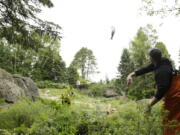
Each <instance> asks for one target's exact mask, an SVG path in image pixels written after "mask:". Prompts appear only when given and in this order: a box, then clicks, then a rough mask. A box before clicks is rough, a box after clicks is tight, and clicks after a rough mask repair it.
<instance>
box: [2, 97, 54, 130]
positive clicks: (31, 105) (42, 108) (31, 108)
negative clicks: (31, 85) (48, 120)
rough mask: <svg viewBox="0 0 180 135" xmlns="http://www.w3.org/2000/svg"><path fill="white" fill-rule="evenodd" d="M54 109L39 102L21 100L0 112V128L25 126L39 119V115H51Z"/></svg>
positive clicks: (29, 125)
mask: <svg viewBox="0 0 180 135" xmlns="http://www.w3.org/2000/svg"><path fill="white" fill-rule="evenodd" d="M54 113H55V112H54V110H53V109H51V108H49V107H48V106H47V105H44V104H42V103H41V102H39V101H38V102H31V101H28V100H27V101H21V102H17V103H15V104H13V105H12V106H11V107H10V108H9V109H7V110H5V111H2V112H0V121H1V122H0V129H14V128H17V127H20V126H22V124H24V125H25V126H26V127H31V125H32V124H33V123H34V122H35V121H36V120H37V119H39V117H40V115H42V114H43V115H46V116H53V115H54Z"/></svg>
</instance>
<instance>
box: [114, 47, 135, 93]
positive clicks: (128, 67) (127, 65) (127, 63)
mask: <svg viewBox="0 0 180 135" xmlns="http://www.w3.org/2000/svg"><path fill="white" fill-rule="evenodd" d="M133 71H134V63H133V61H132V60H131V58H130V53H129V50H128V49H124V50H123V53H122V55H121V60H120V63H119V66H118V78H117V79H116V87H117V88H118V89H119V90H118V92H120V91H121V90H123V91H124V92H125V93H128V88H127V85H126V78H127V76H128V74H129V73H131V72H133Z"/></svg>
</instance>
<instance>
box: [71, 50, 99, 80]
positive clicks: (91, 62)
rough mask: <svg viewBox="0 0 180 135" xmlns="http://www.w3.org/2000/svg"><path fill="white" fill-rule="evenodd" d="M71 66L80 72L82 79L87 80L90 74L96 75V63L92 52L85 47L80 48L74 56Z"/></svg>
mask: <svg viewBox="0 0 180 135" xmlns="http://www.w3.org/2000/svg"><path fill="white" fill-rule="evenodd" d="M71 66H74V67H76V68H77V69H78V70H80V71H81V76H82V78H83V79H88V77H89V75H90V74H93V73H96V69H97V67H96V66H97V63H96V58H95V56H94V55H93V52H92V50H90V49H87V48H85V47H83V48H81V49H80V50H79V51H78V52H77V53H76V54H75V56H74V60H73V61H72V63H71Z"/></svg>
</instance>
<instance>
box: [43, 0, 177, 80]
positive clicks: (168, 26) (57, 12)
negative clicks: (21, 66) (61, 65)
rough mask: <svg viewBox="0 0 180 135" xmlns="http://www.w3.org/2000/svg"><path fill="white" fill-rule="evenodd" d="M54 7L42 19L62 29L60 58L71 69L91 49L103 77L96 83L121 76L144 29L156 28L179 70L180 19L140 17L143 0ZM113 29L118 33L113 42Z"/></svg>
mask: <svg viewBox="0 0 180 135" xmlns="http://www.w3.org/2000/svg"><path fill="white" fill-rule="evenodd" d="M52 2H53V3H54V7H53V8H51V9H48V8H43V11H42V13H41V14H40V17H41V18H42V19H45V20H48V21H52V22H54V23H56V24H59V25H60V26H61V27H62V31H61V32H62V37H63V38H62V40H61V48H60V54H61V56H62V58H63V60H64V61H65V62H66V65H67V66H68V65H69V64H70V63H71V61H72V60H73V58H74V55H75V54H76V53H77V51H79V50H80V49H81V48H82V47H87V48H88V49H91V50H92V51H93V53H94V55H95V57H96V60H97V64H98V65H97V66H98V71H100V73H99V74H94V75H93V76H91V80H92V81H99V80H100V79H102V80H104V79H105V78H106V77H108V78H109V79H112V78H115V77H116V76H117V67H118V64H119V62H120V57H121V54H122V50H123V48H128V47H129V44H130V41H131V40H133V38H134V37H135V35H136V33H137V30H138V29H139V28H140V27H145V26H146V25H147V24H152V25H153V27H154V28H155V29H156V30H157V34H158V36H159V40H160V41H162V42H164V43H165V44H166V47H167V49H168V51H169V53H170V54H171V58H172V59H173V60H174V61H175V64H176V66H177V67H178V66H179V64H178V54H179V50H180V38H179V35H180V25H179V22H180V18H177V17H173V16H169V17H166V18H164V19H162V18H160V17H157V16H156V17H149V16H146V15H140V14H139V12H140V11H139V8H140V7H141V6H142V3H141V0H123V1H122V0H52ZM112 26H113V27H115V29H116V33H115V35H114V38H113V40H110V36H111V29H112Z"/></svg>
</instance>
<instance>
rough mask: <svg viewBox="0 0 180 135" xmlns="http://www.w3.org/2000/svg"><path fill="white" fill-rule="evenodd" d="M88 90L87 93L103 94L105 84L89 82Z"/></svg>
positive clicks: (93, 94)
mask: <svg viewBox="0 0 180 135" xmlns="http://www.w3.org/2000/svg"><path fill="white" fill-rule="evenodd" d="M88 91H89V95H92V96H103V94H104V91H105V85H104V84H98V83H93V84H91V85H90V86H89V88H88Z"/></svg>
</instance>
